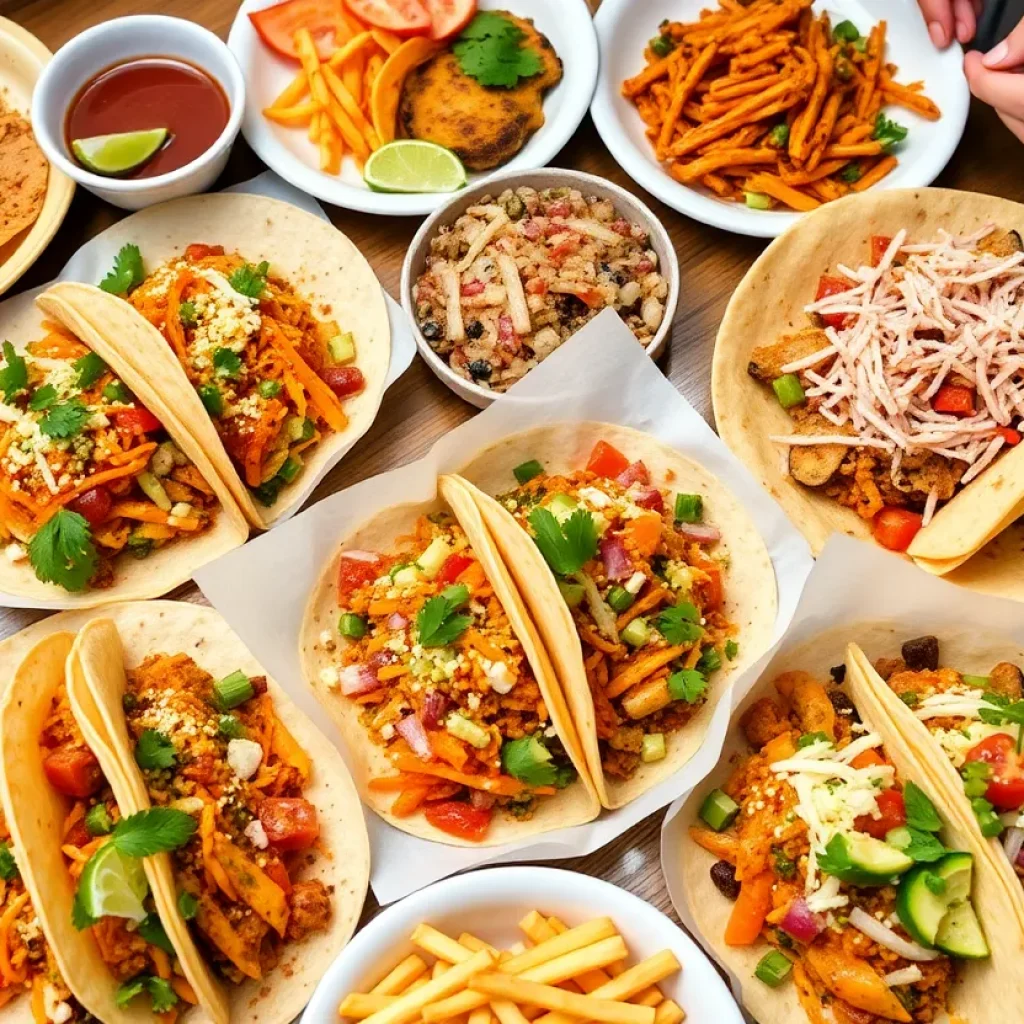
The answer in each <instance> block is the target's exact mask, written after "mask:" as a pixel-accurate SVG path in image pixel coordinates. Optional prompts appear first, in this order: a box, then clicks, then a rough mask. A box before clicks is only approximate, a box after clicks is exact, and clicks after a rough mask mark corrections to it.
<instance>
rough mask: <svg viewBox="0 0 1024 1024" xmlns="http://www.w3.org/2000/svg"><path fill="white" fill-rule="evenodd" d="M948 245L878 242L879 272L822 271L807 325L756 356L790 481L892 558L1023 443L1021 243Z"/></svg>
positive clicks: (977, 239)
mask: <svg viewBox="0 0 1024 1024" xmlns="http://www.w3.org/2000/svg"><path fill="white" fill-rule="evenodd" d="M940 235H941V237H940V238H939V239H937V240H933V241H927V240H925V241H921V242H911V241H908V239H907V232H906V231H905V230H900V231H899V232H898V233H897V234H896V235H895V237H893V238H890V237H888V236H881V235H875V236H873V237H872V238H871V246H870V248H871V265H870V266H868V265H862V266H860V267H857V268H850V267H845V266H842V265H839V266H838V267H836V268H835V269H834V271H832V270H829V271H827V272H826V273H824V274H823V275H822V277H821V278H820V280H819V282H818V289H817V292H816V295H815V299H814V301H813V302H811V303H810V304H809V305H807V306H805V307H804V309H805V311H806V312H807V313H808V314H809V320H810V325H809V326H807V327H805V328H802V329H800V330H798V331H797V332H796V333H793V334H785V335H783V336H782V337H781V338H779V339H778V340H777V341H774V342H772V343H771V344H768V345H764V346H761V347H758V348H755V349H754V350H753V352H752V353H751V357H750V365H749V372H750V374H751V375H752V376H753V377H755V378H757V379H758V380H760V381H763V382H764V383H766V384H770V385H771V386H772V388H773V389H774V391H775V395H776V397H777V399H778V401H779V403H780V404H781V405H782V407H783V408H784V409H786V410H787V411H788V412H789V414H790V416H791V417H792V419H793V431H792V432H791V433H789V434H785V435H778V436H773V437H772V438H771V440H772V441H774V442H776V443H777V444H779V445H781V446H782V447H783V449H785V451H786V453H787V455H786V458H787V467H788V472H789V474H790V476H792V477H793V479H794V480H796V481H797V482H798V483H801V484H803V485H804V486H806V487H812V488H816V489H819V490H820V491H821V492H822V493H824V494H826V495H828V497H830V498H832V499H833V500H834V501H836V502H838V503H839V504H840V505H842V506H844V507H846V508H850V509H853V510H854V511H855V512H856V513H857V514H858V515H859V516H861V517H862V518H864V519H868V520H871V521H872V525H873V531H874V535H875V539H876V540H877V541H878V542H879V543H880V544H882V545H884V546H885V547H887V548H890V549H893V550H897V551H905V550H906V549H907V548H908V547H909V546H910V544H911V542H912V541H913V539H914V536H915V535H916V534H917V532H918V530H919V529H921V528H922V527H923V526H927V525H928V523H929V521H930V520H931V518H932V516H933V515H934V514H935V511H936V510H937V509H938V508H939V507H941V506H942V505H943V504H944V503H946V502H948V501H949V500H950V499H951V498H952V497H953V496H954V495H955V494H957V493H958V492H959V491H960V490H961V489H962V488H963V487H965V486H966V485H967V484H968V483H970V481H972V480H974V479H976V478H977V477H978V476H979V475H980V474H981V473H983V472H984V470H985V469H986V468H987V467H988V466H990V465H991V464H992V463H993V461H995V460H996V459H997V458H998V457H999V456H1000V455H1001V454H1003V453H1004V452H1005V451H1007V450H1008V449H1010V448H1012V447H1014V446H1015V445H1017V444H1019V443H1020V439H1021V434H1020V430H1019V428H1020V425H1021V423H1020V421H1021V417H1022V415H1024V375H1022V370H1021V368H1022V366H1024V348H1022V347H1021V341H1020V333H1021V326H1022V322H1024V321H1022V316H1024V313H1022V312H1021V307H1020V295H1021V288H1022V287H1024V244H1022V243H1021V236H1020V235H1019V234H1018V233H1017V232H1016V231H1007V230H1003V229H1000V228H996V227H994V226H993V225H987V226H985V227H983V228H981V229H980V230H979V231H976V232H975V233H974V234H972V235H968V236H964V237H954V236H952V235H950V234H948V233H947V232H940Z"/></svg>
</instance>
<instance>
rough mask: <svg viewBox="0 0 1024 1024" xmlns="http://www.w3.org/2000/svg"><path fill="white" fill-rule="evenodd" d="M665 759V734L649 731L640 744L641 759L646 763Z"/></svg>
mask: <svg viewBox="0 0 1024 1024" xmlns="http://www.w3.org/2000/svg"><path fill="white" fill-rule="evenodd" d="M664 759H665V734H664V733H663V732H651V733H647V734H646V735H645V736H644V738H643V740H642V742H641V745H640V760H641V761H643V763H644V764H651V763H652V762H653V761H663V760H664Z"/></svg>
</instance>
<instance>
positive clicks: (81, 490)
mask: <svg viewBox="0 0 1024 1024" xmlns="http://www.w3.org/2000/svg"><path fill="white" fill-rule="evenodd" d="M43 327H44V330H45V331H46V333H45V334H44V336H43V337H42V338H40V339H39V340H36V341H32V342H30V343H29V344H28V345H27V346H26V348H25V350H24V352H23V353H20V354H19V353H18V352H16V351H15V349H14V346H13V345H11V344H10V342H4V343H3V357H4V358H3V365H2V366H0V541H2V542H3V543H4V544H5V545H6V547H5V552H4V553H5V555H6V557H7V558H8V559H9V560H10V561H11V562H12V563H14V564H18V563H24V562H27V563H28V564H29V565H31V567H32V569H33V570H34V572H35V575H36V577H37V578H38V579H40V580H41V581H43V582H44V583H54V584H56V585H58V586H60V587H62V588H63V589H64V590H66V591H69V592H79V591H83V590H86V589H98V588H104V587H110V586H113V585H114V584H116V583H117V582H118V566H117V563H118V558H119V557H120V556H126V557H130V558H137V559H141V558H146V557H147V556H148V555H149V554H151V553H152V552H153V551H154V550H155V549H157V548H161V547H163V546H165V545H167V544H170V543H172V542H174V541H177V540H180V539H186V538H189V537H196V536H198V535H199V534H200V533H202V532H203V531H205V530H208V529H209V528H210V526H211V525H212V524H213V522H214V520H215V518H216V515H217V512H218V508H219V505H218V502H217V498H216V497H215V495H214V492H213V489H212V488H211V487H210V485H209V484H208V483H207V482H206V480H205V479H204V478H203V476H202V474H201V473H200V472H199V470H197V469H196V467H195V466H194V465H192V463H191V462H190V461H189V459H188V458H187V457H186V456H185V455H184V454H183V452H182V451H181V449H180V448H178V446H177V445H176V444H175V443H174V441H173V440H172V439H171V438H170V436H169V435H168V434H167V432H166V431H165V430H164V427H163V425H162V424H161V422H160V420H159V419H158V418H157V417H156V416H155V415H153V413H152V412H150V410H149V409H147V408H146V407H145V406H144V405H142V404H141V403H140V402H139V400H138V399H137V398H136V397H135V396H134V395H133V394H132V393H131V392H130V391H129V390H128V388H127V387H126V386H125V384H124V383H123V382H122V381H121V380H119V379H118V378H117V376H116V375H115V374H114V372H113V371H112V370H111V369H110V367H108V366H107V365H106V363H104V361H103V360H102V359H101V358H100V357H99V356H98V355H97V354H96V353H95V352H93V351H91V350H90V349H89V348H87V347H86V346H85V345H84V344H82V342H80V341H79V340H78V339H77V338H75V337H74V336H72V335H71V334H69V333H67V332H66V331H65V330H64V328H63V327H61V326H59V325H57V324H55V323H50V322H45V321H44V324H43Z"/></svg>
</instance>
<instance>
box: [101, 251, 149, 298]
mask: <svg viewBox="0 0 1024 1024" xmlns="http://www.w3.org/2000/svg"><path fill="white" fill-rule="evenodd" d="M145 279H146V272H145V270H143V268H142V253H141V252H140V251H139V247H138V246H137V245H133V244H132V243H131V242H129V243H128V244H127V245H122V246H121V248H120V249H119V250H118V253H117V255H116V256H115V257H114V267H113V269H112V270H111V271H110V272H109V273H108V274H107V276H106V277H105V278H103V280H102V281H100V288H102V289H103V291H105V292H109V293H110V294H111V295H129V294H131V292H133V291H134V290H135V289H136V288H138V286H139V285H140V284H142V282H143V281H144V280H145Z"/></svg>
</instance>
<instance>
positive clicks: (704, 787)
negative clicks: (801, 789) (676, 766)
mask: <svg viewBox="0 0 1024 1024" xmlns="http://www.w3.org/2000/svg"><path fill="white" fill-rule="evenodd" d="M883 630H884V627H881V626H879V627H877V629H875V628H873V627H867V628H866V629H865V628H863V627H856V628H855V629H846V628H842V627H841V628H837V629H832V630H830V631H829V632H828V633H826V634H823V635H822V636H820V637H818V638H817V639H816V640H814V641H811V642H809V643H807V644H805V645H803V646H802V647H799V648H797V649H796V650H795V651H793V652H792V653H791V654H787V655H786V656H785V657H784V658H778V657H777V658H775V659H774V660H773V661H772V663H771V672H770V673H769V674H766V675H764V676H762V677H761V679H760V680H759V681H758V682H757V683H756V684H755V686H754V687H753V690H752V691H751V693H750V694H748V695H747V697H746V699H745V700H744V701H743V702H742V703H741V704H740V706H739V707H738V708H737V709H736V712H735V713H734V715H733V718H732V723H731V725H730V728H729V733H728V735H727V737H726V742H725V746H724V747H723V749H722V755H721V758H720V759H719V762H718V766H717V767H716V768H715V769H714V771H713V772H711V774H710V775H709V776H708V777H707V778H706V779H705V780H704V781H703V782H702V783H701V784H700V786H698V787H697V789H695V790H694V791H693V792H692V793H691V794H690V796H689V797H688V799H687V801H686V803H685V804H684V805H683V807H682V809H681V810H680V814H681V815H682V816H683V819H684V820H686V821H689V822H692V823H693V824H694V825H700V824H701V822H700V819H699V812H700V807H701V804H702V803H703V801H704V799H705V797H706V796H707V794H708V793H709V792H711V790H713V789H715V788H718V787H721V786H722V785H724V784H725V782H726V781H727V780H728V778H729V776H730V775H731V774H732V771H733V769H734V767H735V764H736V760H737V759H738V758H741V757H743V756H745V755H746V754H747V753H748V752H749V746H748V744H747V742H746V739H745V737H744V736H743V732H742V729H741V728H740V724H739V723H740V719H741V717H742V715H743V713H744V712H745V711H746V709H747V708H748V707H749V706H750V705H751V704H753V703H754V701H756V700H758V699H759V698H761V697H765V696H774V695H775V693H776V691H775V688H774V686H773V685H772V684H773V680H774V679H775V678H776V677H777V676H778V675H780V674H781V673H782V672H785V671H788V670H796V669H802V670H804V671H806V672H810V673H811V674H812V675H813V676H814V677H815V678H816V679H818V680H819V681H821V682H825V681H827V680H828V670H829V668H830V667H831V666H833V665H835V664H837V663H838V661H839V660H840V658H841V657H843V655H844V653H845V650H846V642H845V639H844V636H847V637H848V636H850V635H853V634H856V635H858V636H859V635H862V634H864V635H867V636H878V637H881V636H882V635H883ZM846 665H847V675H846V690H847V692H848V694H849V695H850V697H851V698H852V699H853V702H854V704H855V705H856V707H857V710H858V712H859V713H860V715H861V717H862V719H863V721H864V722H865V724H866V725H868V726H869V727H870V728H872V729H874V730H875V731H876V732H878V733H879V734H880V735H881V736H882V739H883V741H884V745H885V751H886V754H887V755H888V757H889V759H890V760H891V761H892V763H893V764H894V765H895V767H896V773H897V776H898V777H899V778H900V779H901V780H903V781H904V782H906V781H907V780H910V781H913V782H914V783H916V784H917V785H918V786H920V787H921V789H922V790H923V791H924V793H925V794H926V795H927V796H928V798H929V799H930V800H931V801H932V803H934V804H935V806H936V808H937V809H938V811H939V813H940V815H941V816H942V817H943V819H944V820H945V822H946V824H945V827H944V829H943V830H942V831H941V832H940V833H939V839H940V840H942V841H943V842H944V843H945V844H946V845H947V846H948V847H950V848H952V849H956V850H963V851H967V852H970V853H972V854H973V855H974V885H973V889H972V901H973V903H974V907H975V910H976V911H977V914H978V918H979V919H980V921H981V923H982V927H983V928H984V929H985V936H986V938H987V939H988V944H989V947H990V949H991V952H992V955H991V957H990V958H989V959H988V960H981V961H974V962H970V961H959V962H956V961H954V962H955V963H957V972H956V974H957V983H956V984H954V985H953V986H951V988H950V1003H951V1005H952V1007H953V1010H954V1014H955V1016H954V1017H953V1018H952V1020H951V1019H950V1018H948V1017H944V1018H940V1019H939V1021H937V1024H954V1022H955V1024H986V1022H988V1021H989V1020H991V1019H992V1007H993V1006H1020V1005H1021V1001H1022V1000H1024V975H1022V972H1021V971H1020V963H1021V956H1022V955H1024V926H1022V925H1021V924H1020V923H1019V922H1018V921H1017V920H1016V919H1015V918H1014V917H1013V915H1012V914H1009V913H1007V904H1006V889H1005V886H1004V884H1003V881H1002V879H1001V878H1000V877H999V875H998V873H997V872H996V871H995V869H994V868H993V866H992V863H991V859H990V857H989V855H988V851H987V849H986V847H985V846H984V844H983V843H982V842H981V841H980V837H979V836H978V835H977V834H975V832H974V831H973V830H971V829H970V828H967V827H965V825H964V824H963V822H961V821H960V818H959V815H957V814H955V813H954V812H953V811H952V810H951V809H950V807H949V805H948V801H947V799H946V794H945V792H944V791H943V790H942V789H940V787H938V786H936V785H935V784H934V782H933V781H932V779H931V778H930V776H929V773H928V772H927V771H926V770H925V768H924V765H923V764H922V758H921V756H920V753H919V752H918V751H915V749H914V748H913V747H912V746H911V743H910V742H908V740H907V739H906V738H905V737H904V736H903V735H901V730H900V725H899V724H897V723H896V722H895V721H894V720H893V719H892V718H890V717H889V716H887V715H886V714H885V712H884V711H883V710H882V708H881V706H880V705H879V704H878V702H877V701H876V700H875V698H874V696H873V694H872V693H871V692H870V690H869V689H868V688H867V687H866V686H865V685H864V684H863V682H862V680H861V678H860V676H859V673H858V671H857V668H856V666H855V665H854V664H853V663H852V662H851V660H850V658H849V657H847V660H846ZM684 843H685V844H686V846H685V848H684V849H677V850H675V851H673V853H674V855H675V856H677V857H678V858H679V860H680V863H681V864H682V865H683V868H682V877H683V884H684V886H685V891H684V893H683V898H684V900H685V904H686V911H687V914H688V915H689V917H690V918H691V919H692V920H693V922H694V924H695V926H696V931H697V937H698V939H699V940H700V942H701V943H702V945H703V946H704V947H705V949H707V950H708V952H710V953H711V955H712V956H714V957H715V959H716V960H717V961H718V962H719V963H720V964H722V966H724V967H725V968H726V969H727V970H728V971H729V972H730V973H731V974H732V975H733V976H734V978H735V979H736V982H737V983H738V987H739V989H740V991H741V998H742V1001H743V1005H744V1006H745V1007H746V1009H747V1010H748V1011H749V1012H750V1013H751V1014H752V1015H753V1016H754V1017H755V1018H756V1019H757V1020H758V1021H759V1022H760V1024H805V1022H807V1019H808V1018H807V1016H806V1014H805V1013H804V1011H803V1008H802V1007H801V1006H800V1003H799V1000H798V998H797V994H796V987H795V986H794V984H793V982H792V980H791V979H790V980H787V981H786V982H784V983H783V984H782V985H781V986H780V987H779V988H776V989H772V988H769V987H768V986H767V985H765V984H764V983H763V982H761V981H759V980H758V979H757V978H756V977H755V976H754V969H755V967H756V966H757V963H758V961H759V960H760V959H761V957H762V956H763V955H764V954H765V953H766V952H767V950H768V948H769V947H768V946H767V945H766V944H765V943H756V944H755V945H753V946H747V947H731V946H727V945H726V944H725V942H724V941H723V936H724V934H725V926H726V923H727V922H728V920H729V915H730V913H731V911H732V907H733V904H732V902H731V901H730V900H727V899H726V898H725V897H724V896H723V895H722V894H721V892H719V890H718V889H717V888H716V887H715V885H714V883H713V882H712V881H711V877H710V870H711V867H712V865H713V864H714V863H715V861H716V860H717V858H716V857H715V856H714V855H713V854H711V853H708V852H707V851H706V850H704V849H702V848H701V847H699V846H698V845H697V844H696V843H694V842H692V841H691V840H689V839H688V838H686V839H684ZM684 916H686V915H684Z"/></svg>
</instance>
